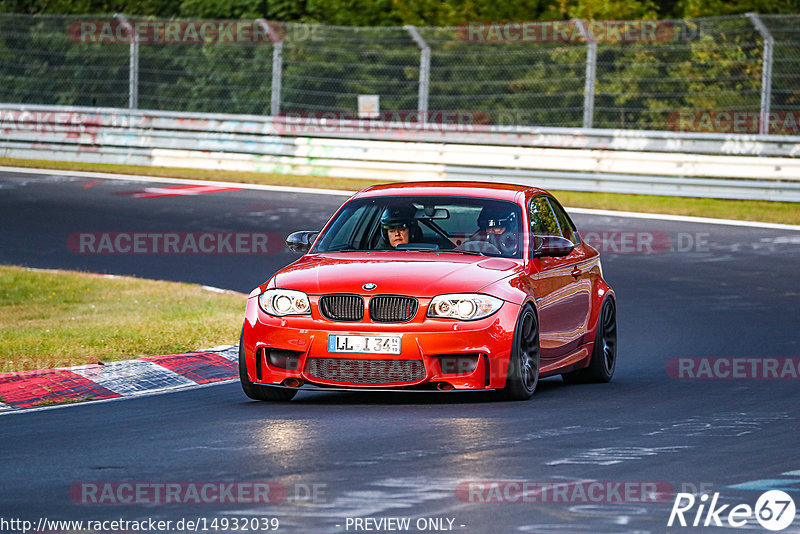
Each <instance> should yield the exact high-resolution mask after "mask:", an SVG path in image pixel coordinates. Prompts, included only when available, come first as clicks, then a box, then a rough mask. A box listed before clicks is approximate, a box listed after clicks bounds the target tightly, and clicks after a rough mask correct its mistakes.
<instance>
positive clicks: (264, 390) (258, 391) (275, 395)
mask: <svg viewBox="0 0 800 534" xmlns="http://www.w3.org/2000/svg"><path fill="white" fill-rule="evenodd" d="M239 381H240V382H241V383H242V391H244V394H245V395H247V396H248V397H250V398H251V399H253V400H259V401H289V400H292V398H293V397H294V396H295V395H297V391H295V390H293V389H283V388H276V387H271V386H262V385H261V384H254V383H252V382H251V381H250V379H249V378H248V376H247V363H246V362H245V356H244V327H242V335H241V336H240V337H239Z"/></svg>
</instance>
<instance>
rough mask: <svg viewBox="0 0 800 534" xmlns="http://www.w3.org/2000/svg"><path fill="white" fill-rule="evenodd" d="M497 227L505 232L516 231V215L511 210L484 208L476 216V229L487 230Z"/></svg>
mask: <svg viewBox="0 0 800 534" xmlns="http://www.w3.org/2000/svg"><path fill="white" fill-rule="evenodd" d="M499 226H502V227H503V228H506V229H507V230H516V229H517V228H516V227H517V214H516V213H514V210H513V209H509V208H502V207H495V206H485V207H484V208H483V209H482V210H481V213H480V215H478V228H480V229H481V230H488V229H490V228H496V227H499Z"/></svg>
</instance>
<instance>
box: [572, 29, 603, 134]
mask: <svg viewBox="0 0 800 534" xmlns="http://www.w3.org/2000/svg"><path fill="white" fill-rule="evenodd" d="M572 22H573V23H574V24H576V25H577V26H578V29H579V30H580V32H581V35H583V38H584V39H586V81H585V83H584V87H583V127H584V128H591V127H592V124H593V123H594V85H595V79H596V76H597V74H596V71H597V41H596V40H595V39H594V38H593V37H592V36H591V34H590V33H589V30H588V29H587V28H586V25H585V24H584V21H582V20H580V19H572Z"/></svg>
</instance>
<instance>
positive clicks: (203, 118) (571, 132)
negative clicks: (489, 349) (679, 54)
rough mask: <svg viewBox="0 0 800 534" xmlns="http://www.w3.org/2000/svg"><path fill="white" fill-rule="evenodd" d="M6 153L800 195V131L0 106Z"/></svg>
mask: <svg viewBox="0 0 800 534" xmlns="http://www.w3.org/2000/svg"><path fill="white" fill-rule="evenodd" d="M0 156H4V157H11V158H30V159H48V160H63V161H83V162H95V163H120V164H134V165H152V166H162V167H187V168H203V169H218V170H230V171H255V172H277V173H284V174H304V175H321V176H331V177H343V178H345V177H347V178H366V179H375V180H397V181H402V180H490V181H504V182H516V183H525V184H532V185H537V186H541V187H544V188H549V189H564V190H575V191H604V192H616V193H637V194H659V195H677V196H692V197H715V198H731V199H737V198H739V199H741V198H749V199H764V200H782V201H792V202H800V158H798V157H797V156H800V137H797V136H774V135H735V134H696V133H695V134H687V133H676V132H660V131H659V132H656V131H635V130H634V131H632V130H600V129H577V128H576V129H566V128H499V127H482V126H474V125H473V126H470V125H460V126H456V125H442V124H435V123H428V124H426V125H417V124H416V123H411V124H409V123H401V122H397V123H394V122H375V121H367V120H363V121H357V120H354V121H326V120H324V119H316V120H311V119H303V118H299V117H291V116H289V117H281V116H279V117H263V116H243V115H222V114H201V113H174V112H160V111H130V110H123V109H109V108H77V107H75V108H64V107H52V106H26V105H11V104H0Z"/></svg>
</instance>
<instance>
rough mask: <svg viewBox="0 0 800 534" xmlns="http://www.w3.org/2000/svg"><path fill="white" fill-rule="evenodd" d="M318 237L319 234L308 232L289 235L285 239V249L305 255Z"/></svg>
mask: <svg viewBox="0 0 800 534" xmlns="http://www.w3.org/2000/svg"><path fill="white" fill-rule="evenodd" d="M318 235H319V232H313V231H309V230H304V231H302V232H295V233H293V234H289V237H287V238H286V248H288V249H289V250H291V251H292V252H297V253H298V254H305V253H306V252H308V251H309V249H310V248H311V245H312V244H313V243H314V241H315V240H316V239H317V236H318Z"/></svg>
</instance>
